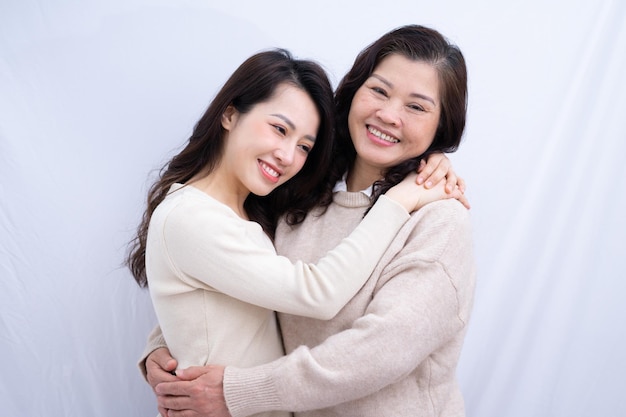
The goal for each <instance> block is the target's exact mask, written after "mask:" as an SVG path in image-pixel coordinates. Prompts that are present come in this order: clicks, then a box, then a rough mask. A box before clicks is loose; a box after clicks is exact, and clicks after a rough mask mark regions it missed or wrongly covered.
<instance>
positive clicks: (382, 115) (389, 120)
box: [376, 100, 402, 126]
mask: <svg viewBox="0 0 626 417" xmlns="http://www.w3.org/2000/svg"><path fill="white" fill-rule="evenodd" d="M376 117H378V118H379V119H380V120H382V121H383V122H384V123H386V124H388V125H392V126H400V124H401V123H402V118H401V117H400V108H399V105H398V104H396V103H394V102H393V101H391V100H390V101H387V102H386V103H383V104H382V105H381V106H380V108H379V109H378V110H377V111H376Z"/></svg>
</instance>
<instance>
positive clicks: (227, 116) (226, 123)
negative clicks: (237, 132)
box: [222, 104, 237, 130]
mask: <svg viewBox="0 0 626 417" xmlns="http://www.w3.org/2000/svg"><path fill="white" fill-rule="evenodd" d="M236 114H237V110H236V109H235V108H234V107H233V105H232V104H230V105H229V106H228V107H226V110H224V113H222V127H223V128H224V129H225V130H230V129H231V128H232V126H233V124H234V123H235V115H236Z"/></svg>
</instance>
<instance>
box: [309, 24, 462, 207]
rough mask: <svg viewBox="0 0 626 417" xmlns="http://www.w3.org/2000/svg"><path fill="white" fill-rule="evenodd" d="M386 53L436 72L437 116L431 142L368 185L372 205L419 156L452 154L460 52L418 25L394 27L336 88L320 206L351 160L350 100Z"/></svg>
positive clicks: (456, 139) (458, 118) (458, 120)
mask: <svg viewBox="0 0 626 417" xmlns="http://www.w3.org/2000/svg"><path fill="white" fill-rule="evenodd" d="M392 54H398V55H402V56H404V57H406V58H408V59H411V60H413V61H420V62H425V63H427V64H430V65H432V66H433V68H434V69H435V70H436V71H437V75H438V77H439V86H440V91H439V93H440V94H439V96H440V98H441V106H442V108H441V116H440V119H439V125H438V127H437V131H436V133H435V138H434V140H433V143H432V144H431V145H430V147H429V148H428V149H427V150H426V152H424V153H423V154H422V155H419V156H417V157H415V158H411V159H408V160H406V161H404V162H402V163H400V164H398V165H396V166H393V167H391V168H389V169H388V170H387V172H385V174H384V178H383V179H382V180H380V181H377V182H376V183H374V193H373V197H372V204H373V203H374V202H375V201H376V199H377V198H378V197H379V196H380V195H381V194H383V193H385V192H386V191H387V190H388V189H389V188H391V187H392V186H394V185H396V184H397V183H399V182H400V181H402V179H403V178H404V177H405V176H406V175H407V174H408V173H410V172H412V171H415V170H416V169H417V167H418V165H419V163H420V161H421V160H422V159H423V158H425V157H427V156H428V155H429V154H431V153H433V152H436V151H441V152H454V151H456V149H457V148H458V146H459V144H460V143H461V137H462V135H463V130H464V128H465V116H466V112H467V69H466V66H465V58H464V57H463V54H462V53H461V51H460V49H459V48H458V47H457V46H455V45H453V44H451V43H450V42H449V41H448V40H447V39H446V38H444V37H443V36H442V35H441V34H440V33H439V32H437V31H436V30H433V29H430V28H427V27H424V26H418V25H407V26H402V27H399V28H397V29H394V30H392V31H391V32H388V33H386V34H385V35H383V36H382V37H381V38H379V39H378V40H376V41H375V42H374V43H372V44H371V45H369V46H368V47H366V48H365V49H364V50H362V51H361V52H360V53H359V55H358V56H357V58H356V60H355V62H354V65H353V66H352V68H351V69H350V71H349V72H348V73H347V74H346V75H345V76H344V77H343V79H342V80H341V82H340V83H339V86H338V87H337V90H336V92H335V107H336V119H335V126H336V127H335V134H336V138H335V148H334V152H333V166H332V168H331V171H330V174H329V176H328V182H327V184H326V187H325V194H324V197H323V199H322V200H321V202H322V203H321V204H322V205H328V204H330V202H331V201H332V188H333V186H334V185H335V183H336V182H337V181H338V180H339V179H340V178H341V177H342V176H343V175H344V174H345V173H346V172H347V171H348V170H349V169H350V168H351V167H352V165H353V164H354V161H355V158H356V149H355V148H354V144H353V143H352V139H351V137H350V131H349V128H348V115H349V113H350V107H351V105H352V99H353V98H354V95H355V94H356V91H357V90H358V89H359V88H360V87H361V86H362V85H363V83H364V82H365V81H366V80H367V79H368V78H369V77H370V76H371V75H372V73H373V72H374V70H375V68H376V66H377V65H378V64H379V63H380V62H381V61H382V60H383V59H385V58H386V57H388V56H389V55H392Z"/></svg>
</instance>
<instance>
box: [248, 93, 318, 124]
mask: <svg viewBox="0 0 626 417" xmlns="http://www.w3.org/2000/svg"><path fill="white" fill-rule="evenodd" d="M255 109H256V110H258V111H260V112H262V113H264V114H267V115H276V114H280V115H281V118H285V119H287V120H289V122H290V124H291V127H292V128H294V129H296V130H303V131H306V134H310V132H311V131H312V132H313V134H314V133H315V132H316V131H317V126H318V124H319V122H320V117H319V114H318V111H317V107H316V106H315V103H314V102H313V99H312V98H311V96H310V95H309V94H308V93H307V92H306V91H305V90H303V89H302V88H301V87H297V86H295V85H293V84H289V83H283V84H280V85H278V86H277V87H276V89H275V90H274V93H273V94H272V95H271V96H270V97H269V99H268V100H266V101H264V102H261V103H258V104H257V105H256V106H255ZM303 133H305V132H303Z"/></svg>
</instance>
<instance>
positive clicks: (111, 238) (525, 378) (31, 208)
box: [0, 0, 626, 417]
mask: <svg viewBox="0 0 626 417" xmlns="http://www.w3.org/2000/svg"><path fill="white" fill-rule="evenodd" d="M407 23H419V24H424V25H427V26H431V27H434V28H436V29H438V30H440V31H441V32H442V33H444V34H445V35H446V36H447V37H449V38H450V39H451V40H452V41H453V42H455V43H457V44H458V45H459V46H460V47H461V48H462V50H463V52H464V54H465V56H466V59H467V63H468V67H469V75H470V99H469V121H468V126H467V130H466V133H465V137H464V142H463V144H462V145H461V148H460V150H459V151H458V152H457V153H456V154H453V155H451V159H452V161H453V163H454V165H455V167H456V169H457V171H458V172H459V173H460V174H461V175H462V176H463V177H464V178H465V179H466V180H467V182H468V184H469V188H468V196H469V198H470V201H471V203H472V210H471V213H472V218H473V224H474V238H475V247H476V259H477V263H478V271H479V281H478V287H477V291H476V302H475V308H474V314H473V317H472V321H471V326H470V331H469V334H468V336H467V342H466V345H465V350H464V352H463V356H462V360H461V364H460V367H459V377H460V381H461V384H462V388H463V392H464V394H465V397H466V402H467V411H468V416H475V417H502V416H507V417H518V416H519V417H528V416H542V417H544V416H545V417H556V416H559V417H560V416H563V417H565V416H567V417H575V416H589V417H597V416H603V417H611V416H624V415H626V400H625V398H626V396H624V392H625V391H626V382H625V379H624V375H625V374H626V357H625V353H624V352H626V349H625V348H624V345H625V344H626V325H625V323H624V320H625V319H626V307H625V306H624V294H625V293H626V250H625V249H626V244H625V243H624V235H625V234H626V233H625V232H626V196H625V194H626V81H624V74H626V2H622V1H621V0H615V1H608V0H607V1H603V0H600V1H596V2H588V1H583V0H560V1H559V0H557V1H551V2H550V1H548V2H544V1H539V0H530V1H525V2H520V1H514V2H510V3H507V4H504V2H499V1H495V0H494V1H485V0H477V1H470V2H466V1H462V0H447V1H439V2H426V1H416V0H406V1H395V2H394V1H387V2H382V3H380V2H378V1H368V0H358V1H357V0H355V1H351V2H337V1H329V0H318V1H316V2H313V3H311V2H309V3H293V2H291V1H288V0H284V1H279V0H276V1H272V0H267V1H261V2H258V1H255V0H246V1H237V2H232V3H231V2H208V1H193V0H177V1H174V0H170V1H166V0H107V1H105V0H99V1H95V0H87V1H71V0H48V1H44V0H1V1H0V278H1V279H0V360H1V362H2V371H1V372H0V409H1V410H2V411H0V414H2V415H3V416H10V417H18V416H19V417H22V416H29V417H35V416H80V417H84V416H127V417H131V416H151V415H155V414H156V405H155V399H154V396H153V394H152V391H151V390H150V389H149V387H148V385H147V384H146V383H144V381H143V380H142V378H141V377H140V375H139V373H138V371H137V368H136V359H137V358H138V356H139V355H140V353H141V351H142V347H143V345H144V341H145V338H146V336H147V334H148V332H149V330H150V329H151V328H152V327H153V325H154V324H155V318H154V315H153V312H152V306H151V303H150V300H149V296H148V293H147V291H145V290H141V289H139V288H138V287H137V286H136V284H135V283H134V281H133V280H132V278H131V276H130V274H129V272H128V271H127V270H126V269H125V268H124V267H123V266H121V263H122V260H123V257H124V253H125V247H126V243H127V241H128V240H129V239H130V238H131V237H132V234H133V231H134V229H135V227H136V225H137V223H138V221H139V218H140V215H141V213H142V211H143V204H144V199H145V195H146V191H147V187H148V186H149V184H150V183H151V182H152V180H153V179H154V178H155V173H156V171H157V170H158V169H159V168H160V167H161V166H162V164H163V163H164V162H165V161H166V160H167V159H168V158H169V157H171V156H172V155H173V154H174V153H175V152H176V151H177V150H178V149H180V146H181V145H182V143H183V142H184V141H185V140H186V138H187V137H188V135H189V134H190V132H191V129H192V127H193V124H194V123H195V122H196V120H197V119H198V118H199V116H200V115H201V114H202V112H203V111H204V109H205V108H206V106H207V104H208V102H209V101H210V99H211V98H212V97H213V95H214V93H215V92H216V89H217V88H218V87H219V86H220V85H221V84H222V83H223V82H224V81H225V79H226V78H227V76H228V75H230V73H231V72H232V71H233V70H234V69H235V68H236V67H237V66H238V65H239V64H240V63H241V61H243V59H244V58H246V57H247V56H249V55H251V54H252V53H254V52H256V51H258V50H261V49H265V48H269V47H275V46H280V47H285V48H288V49H290V50H291V51H292V52H293V53H294V54H295V55H296V56H298V57H303V58H315V59H316V60H318V61H319V62H320V63H322V64H323V65H324V66H325V68H326V69H327V70H328V71H329V73H330V74H331V77H332V80H333V83H334V85H336V84H337V82H338V80H339V79H340V78H341V76H342V75H343V74H344V73H345V72H346V71H347V69H348V68H349V67H350V65H351V63H352V61H353V60H354V58H355V56H356V54H357V52H358V51H359V50H361V49H362V48H363V47H365V45H366V44H368V43H369V42H371V41H373V40H374V39H375V38H377V37H378V36H380V35H381V34H383V33H384V32H386V31H388V30H390V29H392V28H394V27H396V26H399V25H402V24H407Z"/></svg>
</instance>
